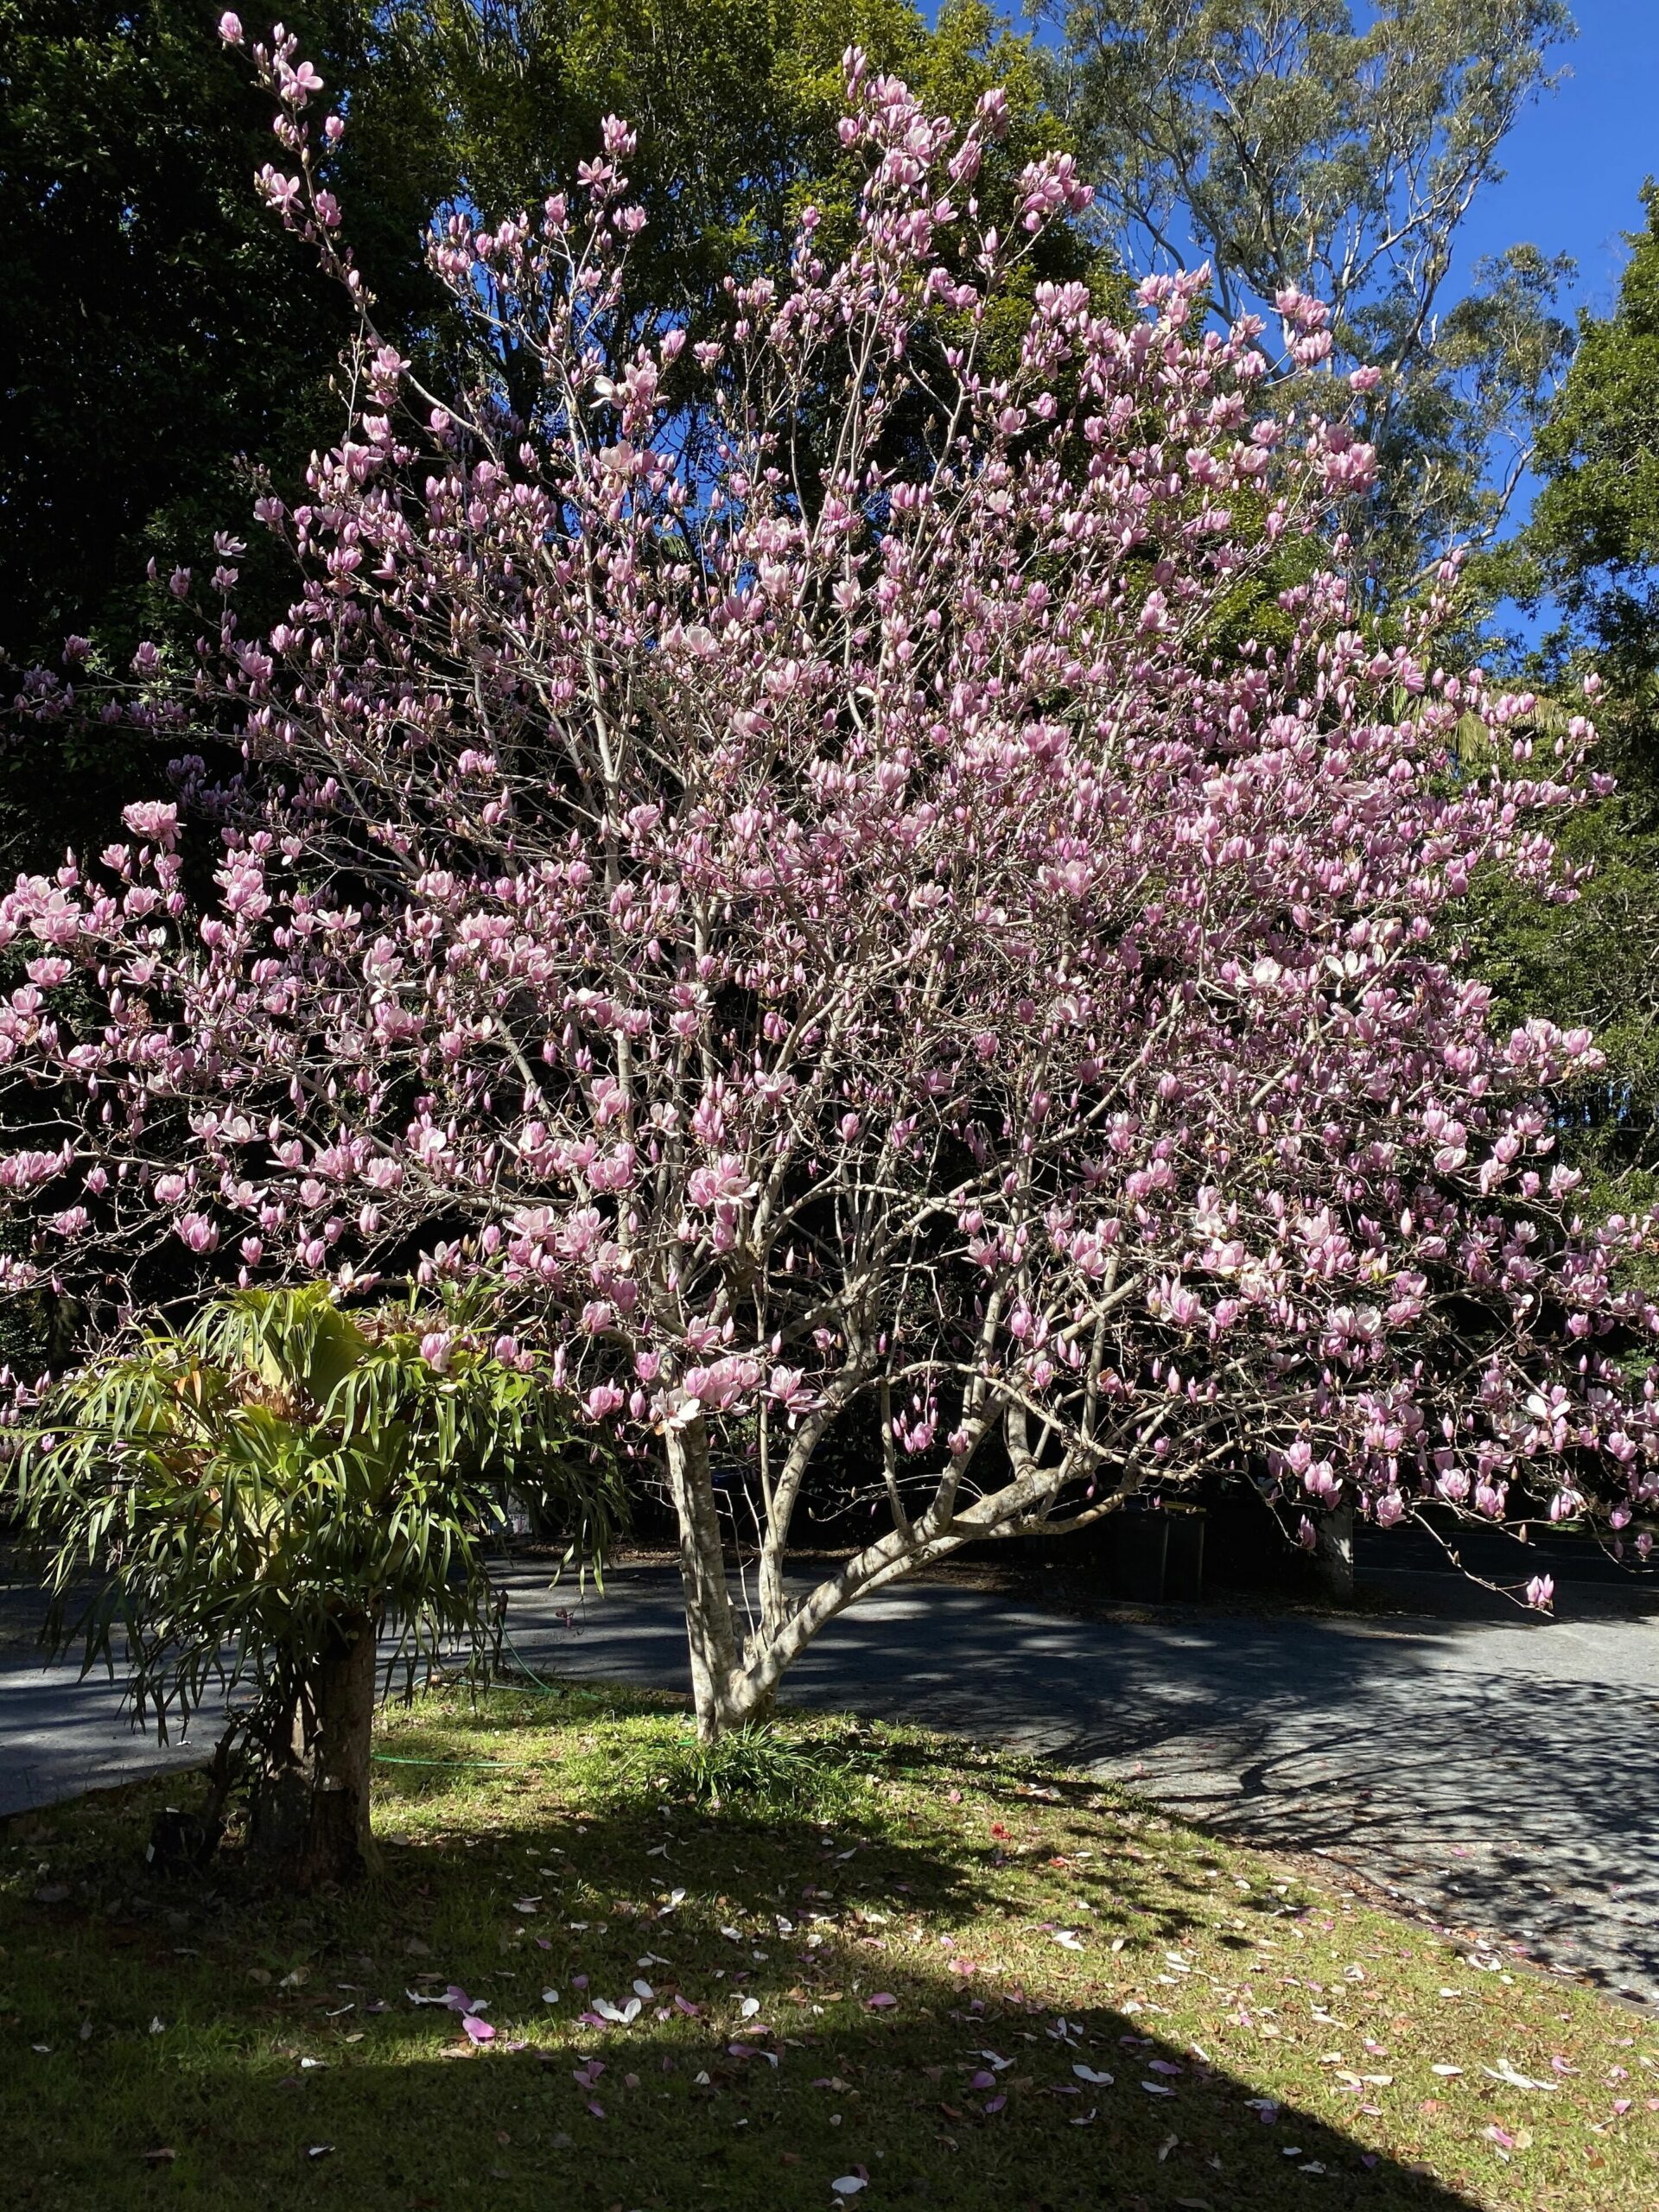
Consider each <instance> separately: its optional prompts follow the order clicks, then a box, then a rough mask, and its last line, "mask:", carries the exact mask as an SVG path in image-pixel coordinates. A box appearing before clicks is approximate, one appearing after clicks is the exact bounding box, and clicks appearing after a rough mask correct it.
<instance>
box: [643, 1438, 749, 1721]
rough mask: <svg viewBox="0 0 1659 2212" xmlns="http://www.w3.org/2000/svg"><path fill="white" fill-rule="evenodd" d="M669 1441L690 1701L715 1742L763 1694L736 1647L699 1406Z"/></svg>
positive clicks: (723, 1547) (666, 1441)
mask: <svg viewBox="0 0 1659 2212" xmlns="http://www.w3.org/2000/svg"><path fill="white" fill-rule="evenodd" d="M664 1443H665V1446H666V1449H667V1458H668V1486H669V1490H670V1491H671V1494H672V1497H673V1499H674V1515H675V1518H676V1520H677V1522H678V1523H679V1531H680V1580H681V1583H682V1585H683V1588H684V1592H685V1640H686V1644H687V1647H688V1649H689V1651H690V1660H691V1702H692V1706H693V1707H694V1708H695V1710H696V1716H697V1737H698V1740H699V1741H700V1742H702V1743H705V1744H711V1743H713V1742H714V1740H715V1738H716V1737H717V1736H720V1735H721V1734H723V1733H724V1732H725V1731H726V1730H727V1729H728V1728H730V1727H733V1726H736V1725H737V1724H738V1723H740V1722H741V1721H743V1720H747V1719H750V1718H752V1717H753V1713H754V1712H755V1710H756V1704H757V1700H756V1699H755V1696H754V1694H753V1690H752V1688H751V1686H750V1684H749V1683H748V1681H747V1678H746V1676H745V1675H744V1671H743V1664H742V1661H741V1658H740V1656H739V1653H738V1647H737V1624H736V1622H735V1621H734V1618H733V1616H732V1599H731V1592H730V1591H729V1590H728V1587H727V1584H726V1547H725V1544H724V1541H723V1540H722V1537H721V1527H720V1510H719V1508H718V1507H717V1505H716V1504H715V1484H714V1477H713V1475H712V1473H711V1471H710V1469H709V1425H708V1423H707V1421H704V1420H703V1418H702V1415H701V1414H696V1415H695V1416H694V1417H693V1418H692V1419H691V1420H690V1421H686V1422H685V1423H684V1424H683V1426H681V1427H672V1428H670V1429H669V1430H668V1431H667V1433H666V1435H665V1438H664Z"/></svg>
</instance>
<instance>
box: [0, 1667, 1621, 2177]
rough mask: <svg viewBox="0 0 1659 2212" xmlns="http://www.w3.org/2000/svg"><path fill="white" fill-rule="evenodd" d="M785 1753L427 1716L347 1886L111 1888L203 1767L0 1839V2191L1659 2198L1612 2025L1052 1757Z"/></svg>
mask: <svg viewBox="0 0 1659 2212" xmlns="http://www.w3.org/2000/svg"><path fill="white" fill-rule="evenodd" d="M809 1728H810V1733H811V1735H812V1737H813V1738H816V1739H817V1745H818V1746H819V1748H818V1750H817V1752H816V1753H815V1755H814V1756H813V1757H812V1758H810V1759H809V1758H798V1757H794V1756H791V1745H798V1744H800V1743H802V1742H803V1741H804V1739H805V1738H806V1737H807V1735H808V1732H809ZM687 1733H688V1731H687V1727H686V1724H685V1721H684V1719H683V1717H682V1715H681V1713H679V1711H678V1710H677V1708H674V1707H671V1705H670V1702H669V1701H668V1700H652V1699H649V1698H644V1697H639V1696H632V1695H623V1694H614V1695H613V1694H601V1693H596V1692H594V1691H590V1690H572V1691H571V1692H569V1694H566V1695H563V1696H561V1697H548V1696H543V1695H538V1694H524V1693H523V1692H515V1691H509V1690H502V1691H497V1692H495V1693H493V1694H491V1695H490V1696H489V1697H488V1698H487V1699H486V1700H482V1701H481V1702H480V1703H479V1704H477V1705H476V1706H474V1704H473V1703H472V1702H470V1701H469V1700H467V1698H466V1697H465V1696H463V1695H461V1694H458V1693H456V1694H449V1693H446V1694H442V1695H429V1696H427V1697H425V1698H423V1699H421V1700H417V1701H416V1703H415V1705H414V1706H413V1707H410V1708H408V1709H399V1710H396V1711H393V1712H392V1713H390V1714H389V1715H388V1716H387V1719H386V1723H385V1730H384V1735H383V1739H382V1743H381V1746H380V1748H381V1751H382V1754H383V1757H384V1758H385V1761H387V1762H388V1763H385V1764H381V1765H379V1766H378V1769H377V1773H378V1776H379V1777H380V1780H379V1783H378V1829H379V1833H380V1834H381V1836H382V1838H383V1839H384V1841H385V1846H386V1853H385V1872H384V1874H383V1875H382V1876H381V1877H380V1878H378V1880H377V1881H376V1882H375V1883H374V1884H372V1885H371V1886H370V1887H369V1888H368V1889H367V1890H366V1891H365V1892H363V1893H361V1894H359V1895H356V1896H353V1897H351V1898H349V1899H346V1900H323V1901H318V1900H316V1899H312V1900H308V1901H299V1900H294V1899H289V1898H284V1897H271V1896H270V1895H268V1894H261V1893H259V1892H258V1891H256V1890H255V1889H253V1888H252V1887H251V1885H250V1883H249V1881H248V1879H247V1878H246V1877H245V1876H244V1875H243V1874H242V1873H241V1872H239V1871H238V1868H237V1867H236V1866H235V1863H234V1855H233V1854H232V1856H231V1857H230V1858H228V1859H226V1861H225V1862H223V1863H222V1864H221V1866H219V1867H218V1868H217V1869H216V1870H215V1872H213V1875H212V1877H211V1878H195V1877H192V1878H184V1879H174V1880H170V1881H162V1880H160V1879H157V1878H155V1877H153V1876H150V1875H148V1874H146V1873H145V1872H144V1870H143V1844H144V1840H145V1837H146V1835H147V1834H148V1830H149V1821H150V1820H151V1818H152V1816H153V1815H154V1813H155V1811H156V1808H158V1807H159V1806H160V1805H161V1804H162V1803H163V1802H168V1800H169V1798H170V1799H171V1801H172V1802H188V1793H189V1792H190V1791H191V1790H192V1789H194V1788H195V1787H196V1785H195V1784H194V1783H183V1784H181V1783H179V1782H178V1781H177V1780H175V1781H174V1782H172V1783H157V1784H154V1785H146V1786H145V1787H143V1788H142V1789H134V1790H130V1791H125V1792H122V1793H119V1794H118V1795H114V1796H108V1797H105V1798H101V1799H98V1800H89V1801H87V1802H83V1803H80V1804H78V1805H73V1806H69V1807H66V1808H60V1809H59V1810H58V1811H55V1812H54V1813H50V1814H47V1815H35V1816H31V1817H30V1818H29V1819H28V1820H26V1821H13V1822H12V1823H11V1824H10V1829H9V1830H8V1831H7V1832H6V1834H5V1835H4V1841H3V1851H0V2148H3V2157H4V2175H3V2180H0V2202H4V2203H5V2204H6V2205H8V2206H9V2207H11V2208H14V2212H48V2208H49V2209H50V2212H58V2208H65V2212H67V2208H70V2207H73V2208H76V2212H85V2208H91V2212H105V2208H117V2209H118V2212H127V2208H134V2209H135V2212H138V2208H149V2207H152V2206H163V2205H182V2206H191V2207H207V2206H213V2207H219V2206H226V2207H229V2206H232V2205H234V2206H237V2207H265V2206H270V2207H284V2208H286V2207H289V2206H306V2207H315V2208H323V2209H324V2212H327V2208H340V2212H344V2208H346V2207H350V2208H352V2212H378V2208H383V2207H384V2208H393V2207H396V2208H397V2212H425V2208H429V2207H430V2208H434V2212H436V2208H439V2207H445V2208H447V2207H450V2206H453V2205H455V2204H457V2203H478V2204H480V2205H483V2204H489V2205H491V2206H492V2207H495V2208H499V2212H516V2208H519V2207H524V2208H531V2207H535V2208H537V2212H540V2209H541V2208H546V2207H558V2208H564V2207H570V2208H579V2209H580V2212H588V2208H592V2212H611V2208H620V2212H636V2209H637V2212H657V2208H662V2212H667V2209H668V2208H671V2207H672V2208H682V2207H686V2206H696V2205H699V2204H702V2203H708V2204H710V2205H718V2206H721V2207H722V2208H733V2209H734V2212H749V2209H750V2208H753V2212H771V2208H773V2207H777V2208H779V2212H786V2209H787V2208H794V2207H812V2208H815V2209H817V2212H822V2209H823V2208H830V2207H833V2206H835V2205H836V2202H846V2203H855V2204H856V2205H857V2206H858V2207H859V2208H860V2212H864V2208H867V2207H868V2208H870V2212H874V2208H876V2207H880V2206H883V2205H888V2204H899V2203H903V2204H913V2203H928V2202H931V2203H935V2204H938V2205H942V2206H944V2205H948V2206H951V2207H965V2208H979V2207H984V2208H987V2212H989V2208H992V2207H995V2208H996V2212H1023V2208H1027V2207H1053V2208H1061V2207H1065V2208H1071V2207H1099V2206H1109V2207H1123V2208H1126V2209H1127V2208H1134V2207H1159V2208H1162V2207H1182V2208H1194V2207H1207V2208H1209V2212H1256V2209H1257V2208H1259V2209H1260V2212H1269V2208H1271V2212H1279V2208H1281V2207H1293V2208H1295V2207H1301V2206H1306V2207H1309V2208H1320V2207H1327V2206H1328V2207H1332V2208H1335V2207H1343V2208H1346V2207H1349V2206H1358V2207H1368V2208H1376V2212H1392V2208H1395V2207H1406V2206H1414V2207H1424V2208H1428V2207H1437V2206H1438V2207H1451V2206H1459V2205H1475V2206H1481V2207H1486V2208H1493V2212H1496V2208H1499V2207H1503V2208H1509V2207H1516V2208H1519V2207H1527V2208H1538V2212H1542V2209H1543V2208H1545V2207H1548V2208H1550V2212H1573V2208H1580V2207H1581V2208H1584V2212H1592V2208H1593V2212H1620V2208H1630V2212H1637V2208H1641V2212H1652V2208H1653V2207H1654V2206H1655V2205H1656V2204H1659V2033H1656V2028H1655V2025H1654V2024H1649V2021H1648V2019H1647V2018H1646V2017H1645V2016H1644V2015H1643V2014H1642V2013H1641V2012H1637V2011H1636V2010H1634V2009H1632V2008H1630V2007H1626V2006H1624V2005H1618V2004H1615V2003H1613V2002H1611V2001H1610V2000H1607V1999H1602V1998H1600V1997H1598V1996H1596V1995H1595V1994H1593V1993H1590V1992H1588V1991H1586V1990H1584V1989H1581V1988H1580V1987H1579V1986H1576V1985H1574V1984H1573V1983H1570V1982H1567V1981H1565V1980H1559V1979H1554V1978H1551V1977H1549V1976H1547V1975H1543V1974H1533V1973H1530V1972H1528V1971H1525V1970H1523V1969H1521V1968H1519V1967H1516V1968H1514V1969H1513V1971H1511V1967H1510V1962H1508V1961H1503V1960H1500V1959H1492V1958H1480V1957H1479V1955H1474V1954H1471V1955H1464V1954H1462V1953H1460V1951H1459V1948H1457V1947H1455V1946H1454V1945H1452V1944H1450V1943H1448V1942H1446V1940H1444V1939H1443V1938H1441V1937H1438V1936H1434V1935H1433V1933H1431V1932H1430V1931H1428V1930H1427V1929H1422V1928H1421V1927H1418V1926H1416V1925H1414V1924H1413V1923H1408V1922H1404V1921H1402V1920H1399V1919H1396V1918H1394V1917H1393V1916H1389V1915H1387V1914H1385V1913H1382V1912H1379V1911H1375V1910H1370V1909H1369V1908H1368V1907H1367V1906H1365V1905H1363V1904H1361V1903H1358V1902H1357V1901H1356V1900H1355V1899H1354V1898H1352V1897H1350V1896H1348V1895H1347V1894H1345V1893H1344V1892H1343V1891H1340V1890H1336V1889H1332V1890H1328V1891H1327V1890H1325V1889H1323V1888H1321V1887H1319V1886H1317V1885H1313V1884H1310V1882H1309V1881H1308V1880H1307V1879H1306V1878H1303V1877H1302V1876H1300V1875H1299V1874H1294V1873H1292V1872H1287V1869H1286V1867H1285V1866H1283V1865H1282V1864H1281V1863H1280V1862H1277V1861H1275V1860H1274V1859H1271V1858H1268V1857H1265V1856H1262V1855H1261V1854H1256V1853H1245V1852H1240V1851H1236V1850H1233V1849H1230V1848H1227V1847H1222V1846H1219V1845H1217V1844H1216V1843H1215V1842H1213V1841H1212V1840H1210V1839H1208V1838H1206V1837H1205V1836H1202V1835H1200V1834H1196V1833H1195V1832H1193V1831H1192V1830H1191V1829H1188V1828H1185V1827H1181V1826H1179V1824H1178V1823H1176V1822H1173V1821H1169V1820H1166V1819H1164V1818H1162V1817H1160V1815H1157V1814H1156V1813H1154V1812H1152V1811H1150V1810H1148V1809H1147V1808H1144V1807H1141V1806H1138V1805H1136V1804H1135V1802H1133V1801H1131V1800H1128V1799H1126V1798H1122V1797H1120V1796H1116V1795H1111V1794H1109V1793H1107V1792H1105V1791H1103V1789H1101V1788H1100V1786H1099V1785H1098V1784H1096V1783H1093V1782H1091V1781H1090V1780H1088V1779H1086V1778H1084V1777H1078V1776H1077V1775H1075V1774H1071V1773H1068V1772H1065V1771H1064V1770H1055V1769H1052V1768H1049V1767H1046V1766H1039V1765H1035V1764H1030V1763H1028V1762H1025V1761H1021V1760H1018V1759H1014V1758H1009V1757H1007V1756H1005V1755H1002V1754H1000V1753H993V1752H987V1751H978V1750H976V1749H975V1748H973V1747H971V1746H969V1745H962V1744H959V1743H954V1742H950V1741H946V1740H943V1739H941V1738H934V1737H929V1736H925V1735H923V1734H920V1733H918V1732H906V1731H898V1730H891V1729H868V1728H864V1729H861V1728H859V1727H857V1726H855V1724H852V1723H835V1722H831V1723H825V1722H823V1721H814V1722H812V1723H810V1724H809V1723H807V1722H805V1721H804V1720H802V1719H798V1718H797V1719H786V1720H785V1722H783V1723H782V1724H780V1734H781V1736H782V1738H783V1744H782V1746H781V1748H776V1747H774V1748H773V1749H772V1750H770V1751H766V1753H765V1754H764V1755H763V1756H759V1757H757V1758H751V1759H750V1760H749V1762H748V1763H749V1764H750V1765H751V1766H753V1767H754V1768H755V1769H756V1771H755V1772H754V1773H753V1774H752V1775H751V1776H750V1777H748V1779H749V1781H750V1783H751V1784H752V1786H751V1787H750V1788H749V1789H747V1790H746V1789H745V1788H744V1786H743V1784H744V1782H745V1775H744V1772H743V1766H744V1763H745V1758H746V1756H747V1755H746V1754H745V1752H744V1751H743V1749H742V1747H741V1746H740V1747H739V1749H738V1751H737V1752H736V1753H735V1754H734V1758H733V1761H732V1764H731V1765H730V1767H729V1769H728V1772H727V1774H726V1777H725V1781H724V1783H723V1784H722V1787H723V1788H724V1790H725V1795H724V1797H723V1799H722V1800H721V1802H719V1803H718V1804H711V1803H710V1802H709V1800H708V1797H707V1796H706V1795H704V1796H698V1795H696V1784H697V1783H698V1780H699V1777H698V1776H697V1774H696V1762H695V1761H694V1760H693V1758H691V1756H690V1752H689V1751H688V1750H687V1748H686V1745H685V1738H686V1736H687ZM392 1760H396V1761H399V1762H438V1763H439V1764H391V1763H389V1762H391V1761H392ZM705 1779H706V1778H705ZM1476 1961H1478V1962H1476ZM453 1985H458V1986H460V1988H461V1989H462V1990H464V1991H465V1993H466V1994H467V1999H469V2000H471V2001H472V2002H474V2003H477V2004H480V2005H483V2006H484V2007H485V2009H484V2010H482V2011H480V2012H475V2013H474V2014H473V2015H472V2018H474V2021H475V2022H477V2023H479V2024H488V2025H490V2026H493V2029H494V2031H495V2032H494V2035H493V2037H492V2038H490V2039H489V2040H486V2041H474V2037H473V2036H472V2035H471V2034H469V2032H468V2031H467V2028H466V2026H465V2024H464V2023H465V2018H466V2016H465V2015H464V2014H463V2013H461V2012H458V2011H455V2010H453V2009H449V2008H448V2007H446V2006H445V2005H442V2004H434V2003H416V2002H415V2001H414V1999H416V1998H432V1997H436V1996H441V1995H442V1993H444V1992H445V1991H446V1990H448V1989H449V1988H450V1987H451V1986H453ZM636 2000H637V2009H635V2007H636ZM613 2014H622V2015H623V2016H624V2017H623V2018H612V2017H611V2016H612V2015H613ZM1105 2077H1109V2079H1108V2078H1105ZM837 2183H839V2184H841V2186H840V2187H839V2189H838V2188H837V2186H836V2184H837Z"/></svg>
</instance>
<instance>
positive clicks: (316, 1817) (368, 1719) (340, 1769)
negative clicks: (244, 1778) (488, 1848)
mask: <svg viewBox="0 0 1659 2212" xmlns="http://www.w3.org/2000/svg"><path fill="white" fill-rule="evenodd" d="M376 1627H377V1624H376V1623H375V1621H374V1619H373V1618H372V1615H370V1614H368V1613H366V1612H353V1613H346V1614H342V1615H341V1616H340V1619H339V1620H338V1621H337V1623H336V1624H335V1625H334V1630H333V1633H332V1634H331V1636H330V1637H329V1640H328V1643H327V1647H326V1648H325V1649H324V1650H323V1651H322V1653H321V1655H320V1656H319V1657H318V1660H317V1662H316V1664H315V1667H314V1668H313V1669H312V1671H311V1674H310V1676H309V1678H308V1681H307V1682H306V1684H305V1686H304V1687H303V1688H302V1691H301V1692H300V1694H299V1695H298V1696H297V1697H296V1700H295V1701H294V1704H293V1707H292V1708H291V1710H290V1712H289V1715H288V1718H287V1724H286V1726H284V1727H283V1729H282V1730H280V1731H278V1732H275V1733H274V1734H273V1735H272V1737H271V1738H268V1739H267V1741H266V1742H265V1744H264V1745H263V1746H262V1748H261V1755H260V1763H259V1765H258V1767H257V1770H256V1775H255V1780H254V1789H253V1810H252V1821H251V1831H250V1835H249V1845H250V1848H251V1850H252V1851H253V1853H255V1854H256V1856H257V1857H258V1858H260V1859H264V1860H265V1861H266V1862H267V1863H268V1864H269V1866H270V1871H271V1872H272V1873H273V1874H274V1875H276V1877H277V1878H278V1879H279V1880H281V1881H283V1883H285V1884H286V1885H289V1886H290V1887H291V1888H294V1889H297V1890H313V1889H317V1888H320V1887H321V1886H322V1885H326V1884H327V1885H338V1886H340V1887H342V1888H343V1887H346V1886H347V1885H350V1884H351V1883H353V1882H356V1881H359V1880H360V1879H361V1878H362V1877H363V1876H364V1875H365V1874H366V1873H367V1872H369V1871H370V1870H371V1868H372V1866H373V1865H374V1863H375V1850H374V1840H373V1837H372V1834H371V1832H370V1827H369V1748H370V1742H371V1738H372V1731H373V1726H374V1707H375V1689H376V1684H377V1680H378V1675H377V1669H376V1651H377V1637H376Z"/></svg>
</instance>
